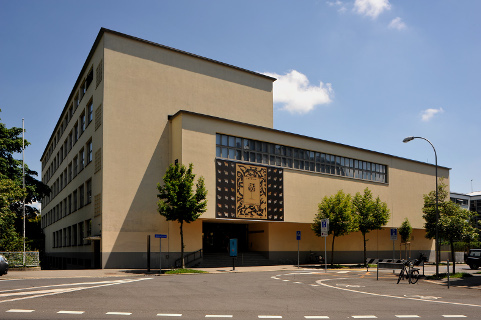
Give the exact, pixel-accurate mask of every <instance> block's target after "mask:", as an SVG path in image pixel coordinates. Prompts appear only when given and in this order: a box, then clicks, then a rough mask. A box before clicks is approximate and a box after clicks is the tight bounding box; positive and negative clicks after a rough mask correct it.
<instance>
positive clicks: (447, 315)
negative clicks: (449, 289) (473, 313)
mask: <svg viewBox="0 0 481 320" xmlns="http://www.w3.org/2000/svg"><path fill="white" fill-rule="evenodd" d="M442 317H443V318H467V317H466V316H464V315H462V314H443V315H442Z"/></svg>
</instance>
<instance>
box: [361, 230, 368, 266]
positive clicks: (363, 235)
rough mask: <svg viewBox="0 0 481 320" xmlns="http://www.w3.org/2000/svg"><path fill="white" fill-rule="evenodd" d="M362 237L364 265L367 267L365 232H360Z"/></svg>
mask: <svg viewBox="0 0 481 320" xmlns="http://www.w3.org/2000/svg"><path fill="white" fill-rule="evenodd" d="M362 239H363V243H364V266H365V267H367V256H366V234H365V233H364V232H363V233H362Z"/></svg>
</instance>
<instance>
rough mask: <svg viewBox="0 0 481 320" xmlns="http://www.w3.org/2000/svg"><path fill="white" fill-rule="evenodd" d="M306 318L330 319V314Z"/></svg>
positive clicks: (307, 317)
mask: <svg viewBox="0 0 481 320" xmlns="http://www.w3.org/2000/svg"><path fill="white" fill-rule="evenodd" d="M304 318H306V319H329V317H328V316H304Z"/></svg>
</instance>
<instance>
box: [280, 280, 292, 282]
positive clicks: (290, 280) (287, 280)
mask: <svg viewBox="0 0 481 320" xmlns="http://www.w3.org/2000/svg"><path fill="white" fill-rule="evenodd" d="M282 281H286V282H287V281H291V280H282Z"/></svg>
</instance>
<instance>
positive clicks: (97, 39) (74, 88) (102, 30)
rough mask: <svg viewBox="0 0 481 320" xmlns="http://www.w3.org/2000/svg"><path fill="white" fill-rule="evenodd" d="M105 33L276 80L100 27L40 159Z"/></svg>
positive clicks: (270, 78) (272, 79)
mask: <svg viewBox="0 0 481 320" xmlns="http://www.w3.org/2000/svg"><path fill="white" fill-rule="evenodd" d="M105 33H110V34H113V35H117V36H120V37H124V38H127V39H131V40H135V41H139V42H143V43H145V44H149V45H152V46H156V47H159V48H163V49H166V50H170V51H174V52H177V53H180V54H184V55H188V56H190V57H194V58H198V59H202V60H205V61H209V62H212V63H215V64H219V65H222V66H225V67H228V68H232V69H236V70H239V71H243V72H247V73H250V74H253V75H256V76H259V77H263V78H265V79H269V80H271V81H276V80H277V79H276V78H273V77H270V76H266V75H264V74H261V73H258V72H254V71H250V70H247V69H244V68H240V67H236V66H234V65H231V64H227V63H224V62H220V61H217V60H214V59H209V58H206V57H203V56H200V55H196V54H193V53H189V52H187V51H182V50H179V49H175V48H172V47H168V46H164V45H162V44H158V43H155V42H152V41H148V40H144V39H141V38H137V37H134V36H130V35H128V34H125V33H121V32H118V31H114V30H110V29H106V28H100V31H99V33H98V35H97V38H96V39H95V41H94V44H93V45H92V48H91V49H90V52H89V54H88V56H87V59H85V62H84V65H83V67H82V69H81V70H80V73H79V75H78V77H77V81H75V84H74V86H73V88H72V91H71V92H70V95H69V97H68V98H67V101H66V102H65V106H64V108H63V110H62V113H61V114H60V116H59V118H58V120H57V124H56V125H55V128H54V129H53V131H52V134H51V135H50V139H49V140H48V143H47V145H46V146H45V149H44V151H43V153H42V156H41V157H40V161H42V159H43V158H44V157H45V154H46V153H47V150H48V146H49V145H50V143H51V141H52V139H53V137H54V134H55V132H56V131H57V128H58V127H59V126H60V124H61V119H62V118H63V115H64V113H65V112H66V111H67V110H68V106H69V102H70V101H71V100H72V97H73V96H74V95H75V94H76V91H77V88H78V86H79V84H80V82H81V81H82V76H83V74H84V72H85V71H86V69H87V68H88V67H89V63H90V60H91V58H92V56H93V54H94V52H95V49H96V48H97V46H98V44H99V42H100V40H101V39H102V36H103V35H104V34H105ZM42 169H43V168H42Z"/></svg>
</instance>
